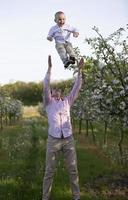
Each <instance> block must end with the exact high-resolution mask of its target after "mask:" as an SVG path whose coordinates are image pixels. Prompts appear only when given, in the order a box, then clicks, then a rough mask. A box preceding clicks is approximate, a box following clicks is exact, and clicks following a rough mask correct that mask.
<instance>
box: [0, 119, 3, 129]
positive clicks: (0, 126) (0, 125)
mask: <svg viewBox="0 0 128 200" xmlns="http://www.w3.org/2000/svg"><path fill="white" fill-rule="evenodd" d="M0 129H1V130H2V129H3V119H2V117H0Z"/></svg>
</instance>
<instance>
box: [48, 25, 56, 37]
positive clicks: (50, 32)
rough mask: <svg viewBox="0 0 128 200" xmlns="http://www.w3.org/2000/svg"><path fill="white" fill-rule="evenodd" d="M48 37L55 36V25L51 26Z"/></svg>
mask: <svg viewBox="0 0 128 200" xmlns="http://www.w3.org/2000/svg"><path fill="white" fill-rule="evenodd" d="M47 37H54V28H53V27H51V28H50V30H49V32H48V36H47Z"/></svg>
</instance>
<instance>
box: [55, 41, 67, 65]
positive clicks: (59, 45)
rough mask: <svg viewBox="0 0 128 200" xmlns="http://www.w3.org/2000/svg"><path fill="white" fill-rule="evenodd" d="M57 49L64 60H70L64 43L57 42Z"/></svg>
mask: <svg viewBox="0 0 128 200" xmlns="http://www.w3.org/2000/svg"><path fill="white" fill-rule="evenodd" d="M56 50H57V52H58V54H59V56H60V58H61V60H62V62H63V63H64V64H65V62H67V60H68V56H67V51H66V49H65V46H64V44H62V43H57V44H56Z"/></svg>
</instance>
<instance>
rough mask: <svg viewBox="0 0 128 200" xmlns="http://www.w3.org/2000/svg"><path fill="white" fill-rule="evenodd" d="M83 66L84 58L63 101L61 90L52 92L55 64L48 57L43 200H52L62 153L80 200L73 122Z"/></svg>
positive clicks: (74, 192) (74, 198) (45, 84)
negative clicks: (72, 110)
mask: <svg viewBox="0 0 128 200" xmlns="http://www.w3.org/2000/svg"><path fill="white" fill-rule="evenodd" d="M83 65H84V59H83V58H81V60H80V62H79V63H78V75H77V78H76V80H75V84H74V86H73V88H72V90H71V91H70V93H69V94H68V95H67V96H65V97H63V98H62V97H61V91H60V90H59V89H52V90H50V76H51V68H52V62H51V56H49V57H48V70H47V73H46V76H45V78H44V105H45V108H46V112H47V117H48V124H49V128H48V141H47V150H46V168H45V174H44V180H43V198H42V200H49V197H50V192H51V188H52V182H53V176H54V173H55V170H56V166H57V160H58V155H59V152H60V151H62V152H63V155H64V160H65V164H66V167H67V170H68V173H69V177H70V184H71V190H72V195H73V200H80V190H79V183H78V170H77V158H76V150H75V146H74V139H73V135H72V126H71V122H70V107H71V106H72V104H73V103H74V100H75V99H76V98H77V96H78V92H79V90H80V88H81V84H82V78H81V77H82V76H81V68H82V67H83Z"/></svg>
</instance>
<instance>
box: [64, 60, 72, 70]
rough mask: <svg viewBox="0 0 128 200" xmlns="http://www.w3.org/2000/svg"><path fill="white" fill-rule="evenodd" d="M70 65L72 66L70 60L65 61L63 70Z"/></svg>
mask: <svg viewBox="0 0 128 200" xmlns="http://www.w3.org/2000/svg"><path fill="white" fill-rule="evenodd" d="M70 64H72V63H71V60H67V61H66V62H65V63H64V68H65V69H67V68H68V66H69V65H70Z"/></svg>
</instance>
